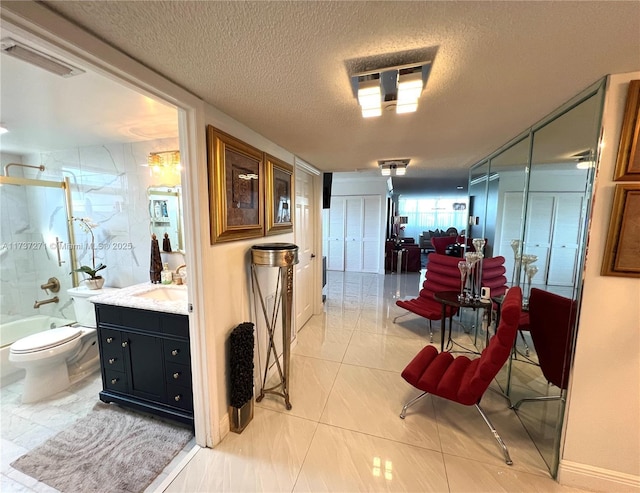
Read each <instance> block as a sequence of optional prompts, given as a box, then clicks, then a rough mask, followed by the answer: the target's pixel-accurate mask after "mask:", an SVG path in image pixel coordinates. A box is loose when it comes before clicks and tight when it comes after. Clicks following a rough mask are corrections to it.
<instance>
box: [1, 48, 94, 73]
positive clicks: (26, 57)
mask: <svg viewBox="0 0 640 493" xmlns="http://www.w3.org/2000/svg"><path fill="white" fill-rule="evenodd" d="M0 45H1V46H2V52H3V53H6V54H7V55H9V56H12V57H14V58H18V59H20V60H23V61H25V62H28V63H31V64H32V65H36V66H38V67H40V68H42V69H44V70H47V71H49V72H51V73H53V74H56V75H59V76H61V77H73V76H74V75H80V74H83V73H84V70H82V69H79V68H78V67H74V66H73V65H70V64H68V63H66V62H63V61H62V60H59V59H57V58H54V57H52V56H50V55H47V54H45V53H42V52H40V51H38V50H36V49H34V48H31V47H30V46H27V45H25V44H23V43H20V42H18V41H16V40H14V39H11V38H3V39H2V40H0Z"/></svg>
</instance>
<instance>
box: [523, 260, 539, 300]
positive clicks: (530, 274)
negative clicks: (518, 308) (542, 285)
mask: <svg viewBox="0 0 640 493" xmlns="http://www.w3.org/2000/svg"><path fill="white" fill-rule="evenodd" d="M537 273H538V266H537V265H529V266H527V270H526V274H527V280H528V281H529V284H528V286H526V289H525V293H526V296H525V297H524V298H523V300H522V305H523V306H525V307H528V306H529V297H530V296H531V279H533V278H534V277H535V275H536V274H537Z"/></svg>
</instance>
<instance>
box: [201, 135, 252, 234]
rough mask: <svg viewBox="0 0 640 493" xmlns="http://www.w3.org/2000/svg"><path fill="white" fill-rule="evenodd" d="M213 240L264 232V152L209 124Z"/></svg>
mask: <svg viewBox="0 0 640 493" xmlns="http://www.w3.org/2000/svg"><path fill="white" fill-rule="evenodd" d="M207 166H208V170H209V212H210V223H211V224H210V226H211V244H214V243H220V242H225V241H235V240H243V239H247V238H259V237H261V236H264V183H263V181H264V155H263V153H262V152H261V151H259V150H258V149H256V148H254V147H252V146H250V145H249V144H246V143H244V142H242V141H241V140H238V139H236V138H235V137H232V136H231V135H228V134H226V133H224V132H222V131H220V130H218V129H216V128H214V127H213V126H211V125H208V126H207Z"/></svg>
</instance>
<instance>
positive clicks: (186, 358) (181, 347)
mask: <svg viewBox="0 0 640 493" xmlns="http://www.w3.org/2000/svg"><path fill="white" fill-rule="evenodd" d="M163 345H164V359H165V361H171V362H173V363H180V364H182V365H189V364H191V357H190V355H189V342H188V341H172V340H169V339H165V340H164V341H163Z"/></svg>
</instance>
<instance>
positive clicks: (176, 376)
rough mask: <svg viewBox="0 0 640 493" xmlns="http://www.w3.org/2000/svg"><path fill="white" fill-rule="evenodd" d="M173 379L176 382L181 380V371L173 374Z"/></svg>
mask: <svg viewBox="0 0 640 493" xmlns="http://www.w3.org/2000/svg"><path fill="white" fill-rule="evenodd" d="M173 378H174V380H178V378H180V372H179V371H177V372H175V373H174V374H173Z"/></svg>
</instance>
